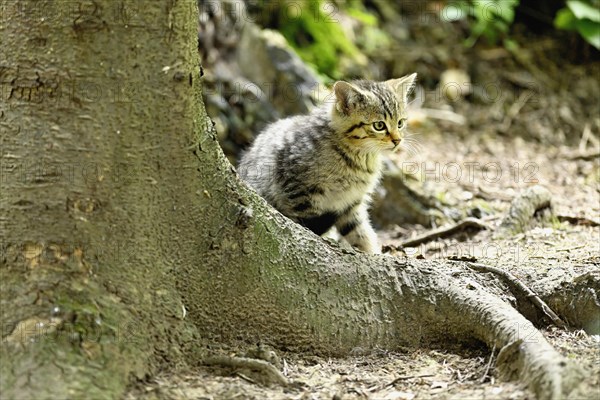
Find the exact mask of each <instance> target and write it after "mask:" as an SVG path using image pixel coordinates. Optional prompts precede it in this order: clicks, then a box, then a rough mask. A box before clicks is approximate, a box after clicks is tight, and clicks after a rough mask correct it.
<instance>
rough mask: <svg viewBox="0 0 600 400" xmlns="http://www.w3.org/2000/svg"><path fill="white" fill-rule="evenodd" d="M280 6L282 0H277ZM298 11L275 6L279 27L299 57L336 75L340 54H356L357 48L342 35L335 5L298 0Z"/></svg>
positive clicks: (317, 0)
mask: <svg viewBox="0 0 600 400" xmlns="http://www.w3.org/2000/svg"><path fill="white" fill-rule="evenodd" d="M281 3H282V5H284V4H285V2H281ZM299 4H301V8H300V12H298V13H296V14H295V15H290V8H289V7H284V6H282V7H279V10H278V12H279V15H278V18H279V21H281V23H280V26H279V30H280V32H281V33H282V34H283V36H284V37H285V38H286V39H287V41H288V43H290V45H291V46H292V47H293V48H294V49H295V50H296V52H298V54H299V55H300V57H301V58H302V59H303V60H304V61H306V62H307V63H309V64H311V65H313V66H314V67H315V69H316V70H317V71H318V72H319V73H320V74H324V75H327V76H330V77H334V78H335V77H337V75H338V71H337V66H338V61H339V58H340V56H341V55H346V56H351V57H353V56H357V55H358V54H360V51H359V50H358V49H357V48H356V46H355V45H354V44H353V43H352V42H351V41H350V40H349V39H348V38H347V37H346V35H345V34H344V31H343V30H342V27H341V26H340V24H339V21H338V20H337V18H338V17H339V15H337V12H336V11H337V8H336V7H334V6H333V5H332V4H328V5H327V4H326V5H325V6H324V5H323V4H324V1H323V0H308V1H303V2H300V3H299Z"/></svg>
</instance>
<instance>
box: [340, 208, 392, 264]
mask: <svg viewBox="0 0 600 400" xmlns="http://www.w3.org/2000/svg"><path fill="white" fill-rule="evenodd" d="M335 227H336V228H337V230H338V232H339V233H340V235H342V236H343V237H344V239H346V240H347V241H348V243H350V244H351V245H352V246H353V247H356V248H357V249H359V250H362V251H364V252H366V253H371V254H381V245H380V244H379V240H378V239H377V234H376V233H375V231H374V230H373V227H372V226H371V223H370V222H369V214H368V212H367V206H366V205H364V204H360V205H359V206H357V207H355V208H354V209H352V210H350V211H349V212H347V213H346V214H344V215H342V216H341V217H340V218H339V219H338V220H337V222H336V224H335Z"/></svg>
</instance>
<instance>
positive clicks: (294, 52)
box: [198, 0, 600, 227]
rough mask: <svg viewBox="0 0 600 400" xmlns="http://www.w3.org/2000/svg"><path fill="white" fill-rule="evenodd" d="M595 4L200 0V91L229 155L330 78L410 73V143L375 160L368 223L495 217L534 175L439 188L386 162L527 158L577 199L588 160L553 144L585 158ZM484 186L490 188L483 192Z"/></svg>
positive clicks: (594, 122)
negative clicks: (411, 147) (414, 147)
mask: <svg viewBox="0 0 600 400" xmlns="http://www.w3.org/2000/svg"><path fill="white" fill-rule="evenodd" d="M599 3H600V0H567V1H565V0H546V1H534V0H399V1H389V0H328V1H327V0H267V1H256V0H199V1H198V4H199V10H200V20H199V32H198V33H199V34H198V39H199V46H198V49H199V52H200V57H201V60H202V65H203V68H204V80H203V82H204V88H203V96H204V102H205V104H206V107H207V112H208V114H209V115H210V117H211V118H212V120H213V121H214V124H215V128H216V131H217V134H218V138H219V142H220V144H221V146H222V148H223V150H224V152H225V154H226V155H227V156H228V157H229V159H230V161H231V162H232V164H233V165H236V163H237V158H238V156H239V154H240V152H241V151H243V149H245V148H246V147H247V146H248V145H249V144H250V143H251V142H252V141H253V139H254V137H255V136H256V135H257V134H258V133H260V131H261V130H262V129H263V128H264V127H265V126H266V125H267V124H268V123H270V122H273V121H275V120H277V119H279V118H282V117H286V116H290V115H297V114H304V113H308V112H309V111H310V110H311V109H312V108H313V107H314V106H315V105H317V104H319V103H320V102H322V101H324V100H326V99H327V96H328V88H330V87H331V85H332V84H333V82H334V81H335V80H339V79H344V80H351V79H372V80H386V79H390V78H394V77H401V76H404V75H406V74H409V73H412V72H417V74H418V85H417V88H416V90H415V92H414V94H413V96H412V98H411V103H410V106H409V114H408V115H409V130H410V132H411V133H412V134H416V135H418V136H417V138H418V140H419V142H420V143H421V144H422V146H421V147H422V148H421V149H420V150H418V151H416V152H415V154H402V155H401V156H399V157H397V158H391V159H390V160H389V161H390V162H389V163H387V165H388V173H386V175H385V177H384V179H383V181H382V187H381V188H380V190H379V192H378V193H379V194H378V196H376V201H375V204H374V207H373V218H374V220H375V223H376V225H378V226H379V227H383V226H389V225H390V224H391V225H394V224H395V225H397V226H405V225H404V224H406V223H409V224H410V223H413V224H419V225H423V226H431V225H435V224H439V223H443V222H444V221H448V220H459V219H460V218H463V217H465V216H475V217H478V218H479V217H481V216H486V215H493V214H494V212H497V211H498V210H501V209H502V207H504V206H505V205H506V204H504V203H502V201H506V199H507V198H510V196H511V195H510V194H508V195H507V194H506V193H507V192H506V190H507V188H510V189H509V193H514V192H510V191H511V190H514V191H518V190H520V189H522V188H523V187H526V186H527V185H528V184H531V182H533V181H531V182H530V181H527V180H526V179H525V180H524V179H522V178H523V175H521V176H516V177H513V178H514V179H513V180H512V181H508V180H506V181H500V180H499V181H498V182H489V181H486V182H483V183H482V185H481V186H478V184H474V183H473V182H464V183H461V184H460V185H457V184H452V185H445V186H444V185H440V182H438V181H433V182H432V181H431V180H427V179H424V178H423V176H422V174H421V175H420V176H419V173H412V174H408V173H406V172H407V171H399V170H398V169H399V168H400V169H402V166H403V165H404V166H405V165H409V164H410V163H413V164H415V165H416V164H418V163H424V162H434V163H435V162H437V163H438V165H444V163H448V162H477V163H479V164H480V165H486V163H493V164H494V163H496V164H497V165H499V166H501V168H502V170H503V171H509V170H510V171H513V169H514V168H513V167H514V165H519V164H518V163H519V162H520V163H521V164H520V165H530V166H531V163H530V162H531V160H534V159H535V167H536V168H538V169H537V170H535V171H534V172H535V174H534V175H535V181H536V182H537V180H539V179H542V178H540V177H539V176H538V175H537V174H538V172H537V171H541V168H542V167H543V168H546V170H545V173H546V174H547V177H548V179H554V180H560V182H569V183H568V184H566V185H565V186H564V187H562V186H561V187H557V188H554V191H555V192H556V193H562V191H565V193H564V197H565V199H570V197H572V196H571V193H570V191H572V187H573V186H572V185H573V182H575V180H578V181H577V182H579V181H580V182H579V183H580V186H579V189H578V190H579V192H580V194H581V196H580V197H581V201H580V202H579V203H580V204H582V205H585V204H587V203H588V202H589V200H588V199H589V198H591V197H590V196H596V197H595V198H597V194H598V193H600V192H599V191H598V189H597V188H598V187H600V186H598V185H597V182H600V166H599V165H598V164H597V163H593V162H588V161H582V162H581V163H580V164H576V165H575V166H573V165H572V164H569V163H568V162H567V161H565V160H566V158H565V157H566V156H564V154H568V153H569V152H570V151H571V150H573V149H574V148H577V150H578V152H579V153H578V154H579V155H577V156H576V157H580V156H581V154H583V156H581V157H583V158H586V159H587V160H597V155H596V156H594V154H596V153H593V151H596V150H594V149H600V140H599V139H598V138H599V137H600V115H599V109H600V104H599V99H600V79H599V77H600V51H599V47H600V8H599V6H600V4H599ZM590 148H592V150H593V151H592V153H590V154H591V156H590V154H588V153H586V152H588V151H589V149H590ZM539 154H542V155H544V156H547V158H545V159H537V158H536V157H537V155H539ZM561 157H562V158H561ZM569 157H570V156H569ZM567 158H568V157H567ZM498 163H499V164H498ZM528 163H529V164H528ZM496 164H494V165H496ZM411 165H412V164H411ZM419 165H420V164H419ZM398 166H400V167H398ZM511 168H513V169H511ZM554 168H555V169H554ZM573 168H575V169H573ZM567 170H568V171H570V172H569V173H570V174H571V175H565V176H560V177H559V176H558V174H562V173H564V172H565V171H567ZM516 172H517V173H518V172H521V173H523V172H531V170H528V171H516ZM574 175H576V176H577V178H576V179H575V178H573V177H572V176H574ZM503 178H504V179H508V174H505V175H504V176H503ZM594 185H595V186H594ZM494 186H495V187H496V192H495V193H496V194H494V195H487V194H486V192H485V190H490V187H494ZM482 187H483V189H482ZM465 199H467V200H465ZM571 200H572V199H571ZM573 204H574V202H573V201H571V202H570V203H568V205H569V206H572V205H573ZM496 208H497V209H496ZM494 210H495V211H494Z"/></svg>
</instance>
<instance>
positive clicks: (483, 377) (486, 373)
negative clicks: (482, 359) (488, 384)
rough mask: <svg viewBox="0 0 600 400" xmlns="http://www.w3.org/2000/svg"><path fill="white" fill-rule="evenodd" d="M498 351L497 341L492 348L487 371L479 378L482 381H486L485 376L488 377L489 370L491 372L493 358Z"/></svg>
mask: <svg viewBox="0 0 600 400" xmlns="http://www.w3.org/2000/svg"><path fill="white" fill-rule="evenodd" d="M495 351H496V343H494V347H493V348H492V354H490V360H489V361H488V363H487V365H486V367H485V371H484V372H483V376H482V377H481V379H479V382H480V383H483V382H485V378H487V375H488V372H490V366H491V365H492V360H493V359H494V352H495Z"/></svg>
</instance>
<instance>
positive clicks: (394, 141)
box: [392, 139, 402, 146]
mask: <svg viewBox="0 0 600 400" xmlns="http://www.w3.org/2000/svg"><path fill="white" fill-rule="evenodd" d="M401 141H402V139H392V143H394V146H398V145H399V144H400V142H401Z"/></svg>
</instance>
